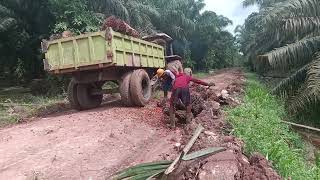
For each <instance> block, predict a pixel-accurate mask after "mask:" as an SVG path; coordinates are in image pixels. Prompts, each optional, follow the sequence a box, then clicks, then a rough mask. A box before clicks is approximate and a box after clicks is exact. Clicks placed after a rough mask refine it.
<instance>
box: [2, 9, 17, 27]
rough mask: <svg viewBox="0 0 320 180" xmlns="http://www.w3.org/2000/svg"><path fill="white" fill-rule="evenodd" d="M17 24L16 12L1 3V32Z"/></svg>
mask: <svg viewBox="0 0 320 180" xmlns="http://www.w3.org/2000/svg"><path fill="white" fill-rule="evenodd" d="M16 24H17V20H16V18H15V15H14V13H13V12H12V11H11V10H10V9H8V8H7V7H5V6H4V5H2V4H0V33H1V32H5V31H7V30H8V29H10V28H11V27H13V26H14V25H16Z"/></svg>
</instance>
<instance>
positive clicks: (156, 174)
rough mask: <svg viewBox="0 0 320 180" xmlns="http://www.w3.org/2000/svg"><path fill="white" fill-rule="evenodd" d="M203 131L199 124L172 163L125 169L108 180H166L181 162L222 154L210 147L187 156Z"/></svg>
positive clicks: (157, 163)
mask: <svg viewBox="0 0 320 180" xmlns="http://www.w3.org/2000/svg"><path fill="white" fill-rule="evenodd" d="M203 130H204V128H203V126H202V125H200V124H199V126H198V128H197V129H196V130H195V132H194V133H193V136H192V138H191V139H190V141H189V142H188V144H187V145H186V146H185V148H184V149H183V150H182V152H181V153H180V154H179V155H178V157H177V158H176V159H175V160H174V161H158V162H152V163H145V164H140V165H136V166H133V167H129V168H127V169H124V170H122V171H119V172H117V173H116V174H115V175H113V176H112V177H111V178H110V179H112V180H122V179H130V180H151V179H157V178H159V179H160V178H161V179H166V177H168V175H169V174H170V173H172V172H173V171H174V170H175V169H176V168H177V166H178V165H179V163H180V162H181V160H183V161H189V160H193V159H196V158H199V157H203V156H206V155H209V154H214V153H218V152H222V151H224V150H225V149H224V148H221V147H211V148H207V149H202V150H200V151H196V152H193V153H190V154H187V153H188V152H189V151H190V149H191V148H192V146H193V144H194V143H195V142H196V140H197V139H198V137H199V135H200V134H201V132H202V131H203Z"/></svg>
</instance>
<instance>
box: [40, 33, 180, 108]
mask: <svg viewBox="0 0 320 180" xmlns="http://www.w3.org/2000/svg"><path fill="white" fill-rule="evenodd" d="M171 42H172V38H171V37H170V36H168V35H166V34H163V33H160V34H156V35H153V36H146V37H144V38H141V39H140V38H134V37H131V36H128V35H124V34H121V33H119V32H115V31H113V30H112V28H107V30H105V31H99V32H93V33H86V34H82V35H78V36H74V37H67V38H61V39H57V40H51V41H46V40H44V41H43V42H42V43H41V46H42V51H43V53H44V56H45V58H44V60H43V63H44V69H45V70H46V71H47V72H49V73H51V74H56V75H71V77H72V78H71V81H70V83H69V86H68V92H67V93H68V99H69V101H70V104H71V106H72V107H73V108H75V109H77V110H86V109H92V108H95V107H98V106H100V104H101V103H102V99H103V95H104V94H110V93H116V92H119V93H120V95H121V101H122V102H123V104H124V105H126V106H145V105H146V104H148V102H149V100H150V98H151V94H152V88H151V84H152V83H151V79H152V77H153V76H154V75H155V73H156V70H157V69H158V68H166V66H167V68H169V69H172V70H175V71H183V70H182V65H181V57H179V56H176V55H173V50H172V43H171ZM108 81H113V82H116V83H117V84H118V87H117V88H113V89H104V84H105V83H106V82H108Z"/></svg>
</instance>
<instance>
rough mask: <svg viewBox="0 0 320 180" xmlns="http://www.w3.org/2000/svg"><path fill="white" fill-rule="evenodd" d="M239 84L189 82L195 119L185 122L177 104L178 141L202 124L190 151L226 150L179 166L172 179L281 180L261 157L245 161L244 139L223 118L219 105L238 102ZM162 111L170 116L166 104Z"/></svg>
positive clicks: (185, 137) (186, 140)
mask: <svg viewBox="0 0 320 180" xmlns="http://www.w3.org/2000/svg"><path fill="white" fill-rule="evenodd" d="M239 79H240V78H239ZM242 86H243V82H241V81H236V82H233V83H232V84H230V85H228V86H227V87H226V88H225V89H223V90H222V91H220V92H216V91H215V90H214V89H208V88H206V87H202V86H198V85H192V86H191V100H192V113H193V116H194V117H195V118H194V119H193V121H192V122H191V123H190V124H184V123H185V116H186V115H185V114H186V111H185V110H184V109H185V108H184V107H183V106H182V105H180V104H178V105H177V106H176V109H177V111H176V114H175V115H176V118H177V120H178V122H179V123H180V124H179V125H180V126H183V133H184V135H183V138H182V142H181V144H186V143H187V142H188V140H189V139H190V137H191V136H192V133H193V132H194V130H195V129H196V128H197V125H198V124H201V125H202V126H203V127H205V129H206V131H205V132H204V133H202V134H201V135H200V136H199V138H198V140H197V141H196V143H195V144H194V145H193V147H192V149H191V152H192V151H198V150H201V149H204V148H208V147H224V148H226V149H227V150H226V151H225V152H221V153H218V154H216V155H213V156H209V157H204V158H199V159H198V160H195V161H192V162H189V163H185V164H183V165H180V166H181V167H179V169H178V170H177V171H176V172H175V175H174V177H175V179H181V180H187V179H200V180H202V179H230V177H232V178H231V179H234V178H235V179H280V177H279V176H278V175H277V173H276V172H275V171H274V170H273V169H272V168H271V166H270V165H269V163H268V161H267V160H266V159H265V158H264V157H263V156H261V155H258V154H255V155H253V156H252V157H251V158H250V160H247V157H246V156H244V155H243V142H242V141H241V140H240V139H238V138H236V137H234V136H232V135H230V131H231V129H232V127H231V126H230V125H229V124H228V123H227V122H226V121H225V120H224V114H223V111H222V110H221V108H222V107H223V106H236V105H238V104H239V103H240V102H239V100H237V99H236V98H235V97H236V96H240V94H241V93H242V92H243V89H242ZM163 112H164V114H165V117H167V119H169V118H168V116H169V110H168V107H164V108H163Z"/></svg>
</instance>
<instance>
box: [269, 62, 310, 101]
mask: <svg viewBox="0 0 320 180" xmlns="http://www.w3.org/2000/svg"><path fill="white" fill-rule="evenodd" d="M309 65H310V64H308V65H305V66H303V67H302V68H300V69H299V70H298V71H296V72H295V73H293V74H292V75H291V76H289V77H288V78H286V79H284V80H282V81H281V82H280V83H279V84H278V85H277V86H276V87H275V88H274V89H273V90H272V92H273V93H274V94H277V95H281V96H283V97H285V98H286V97H288V96H290V95H292V94H294V92H295V91H296V90H297V89H298V88H299V87H300V86H301V84H302V83H304V81H305V80H306V79H307V72H308V68H309Z"/></svg>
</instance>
